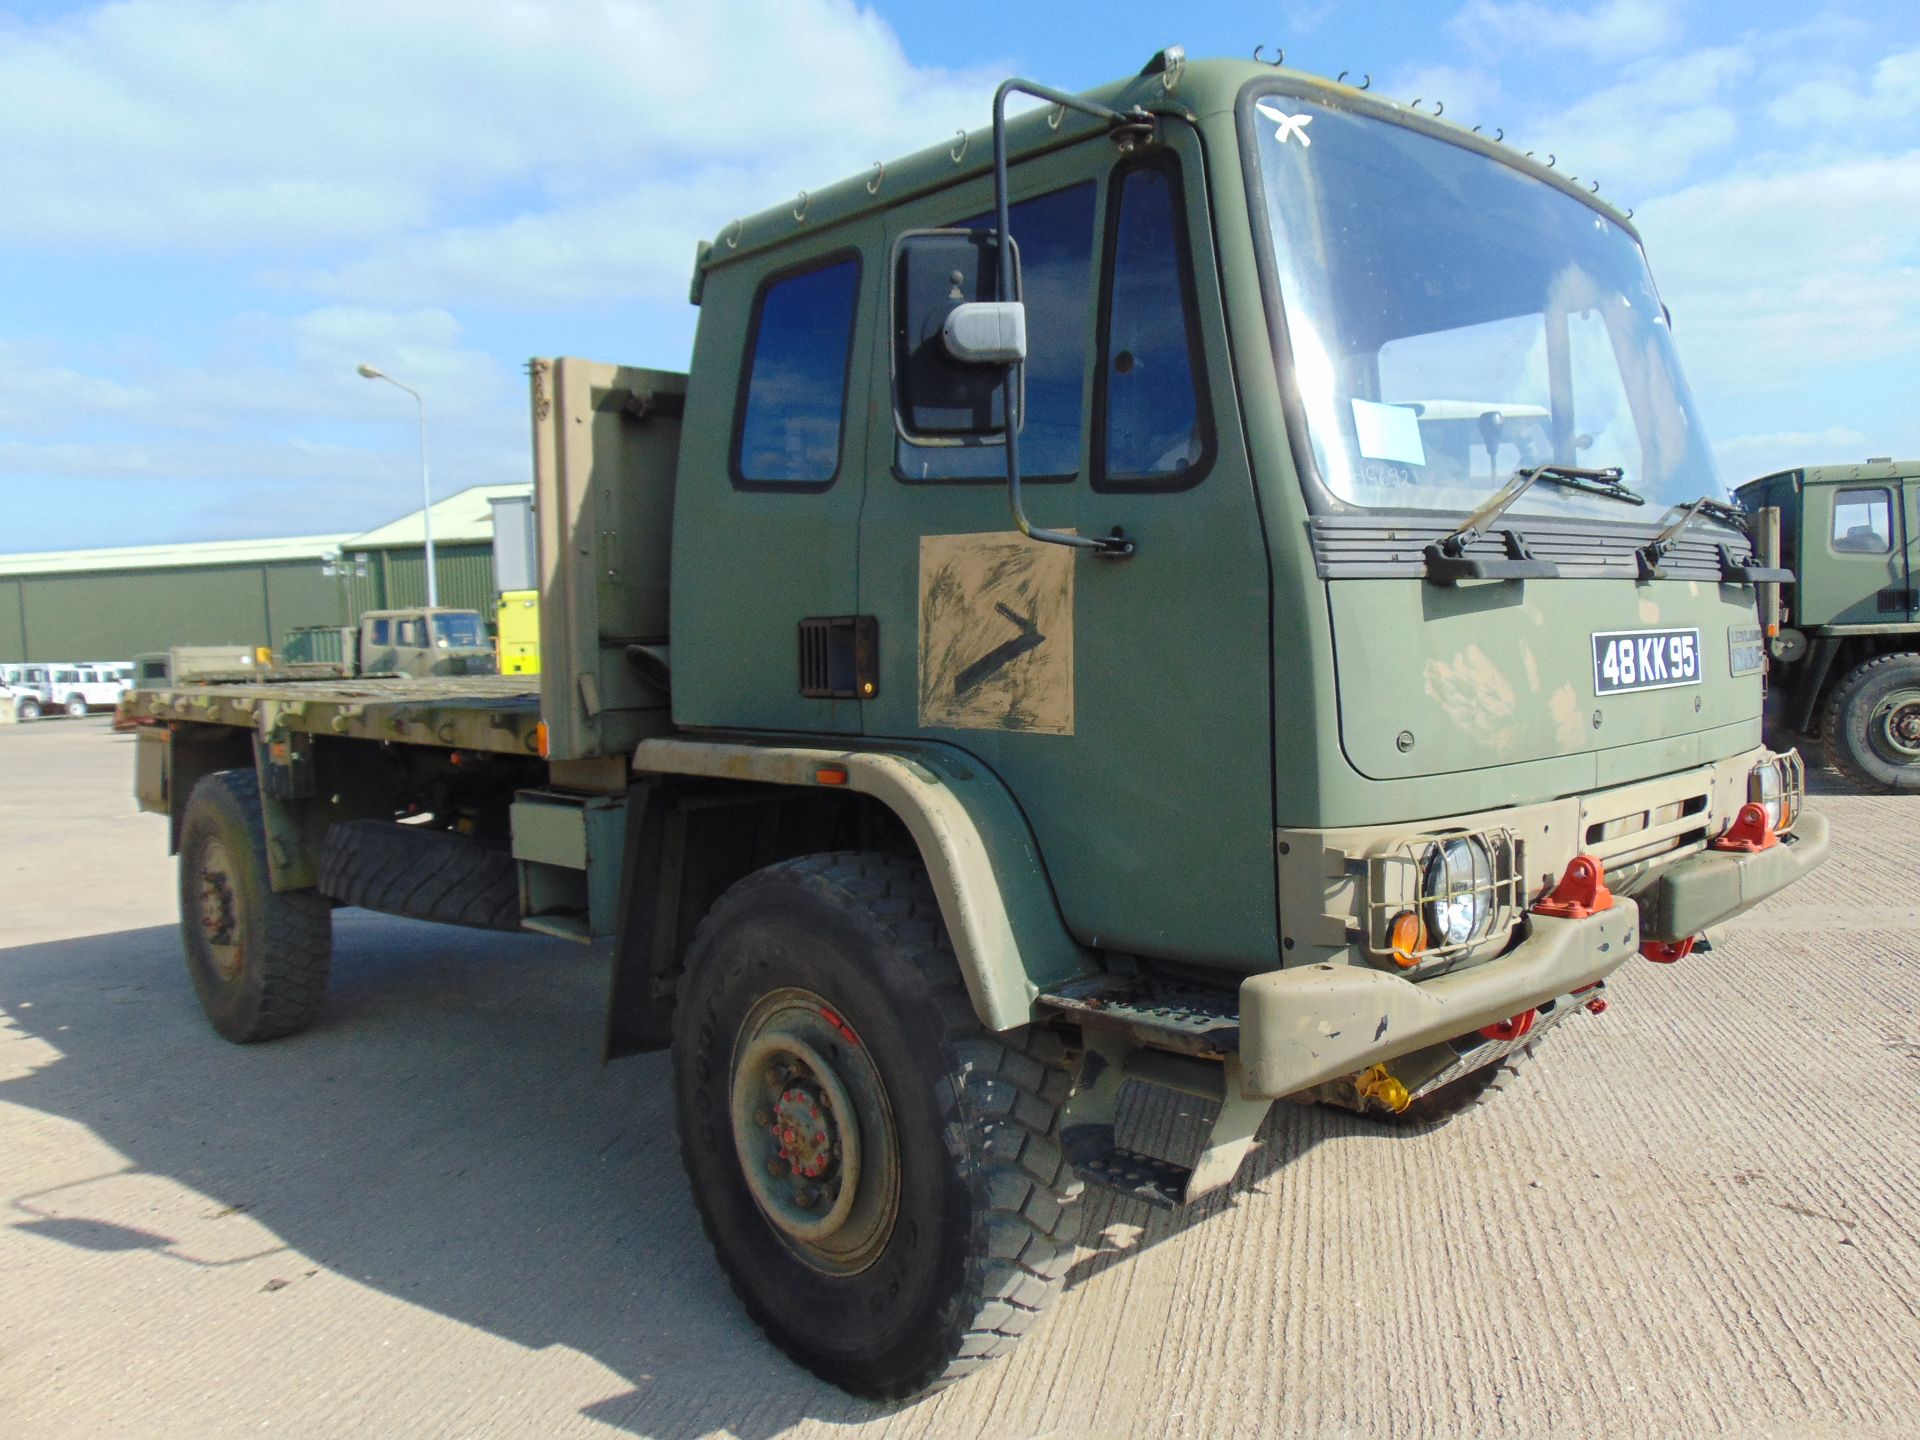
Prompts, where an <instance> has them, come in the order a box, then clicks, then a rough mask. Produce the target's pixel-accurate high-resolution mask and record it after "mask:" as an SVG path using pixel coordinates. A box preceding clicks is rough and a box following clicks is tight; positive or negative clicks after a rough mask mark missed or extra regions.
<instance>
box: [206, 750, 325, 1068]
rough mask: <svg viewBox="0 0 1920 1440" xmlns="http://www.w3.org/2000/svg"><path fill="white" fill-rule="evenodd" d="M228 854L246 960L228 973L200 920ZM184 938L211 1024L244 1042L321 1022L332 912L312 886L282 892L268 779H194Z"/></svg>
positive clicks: (240, 774) (249, 774) (240, 955)
mask: <svg viewBox="0 0 1920 1440" xmlns="http://www.w3.org/2000/svg"><path fill="white" fill-rule="evenodd" d="M216 844H217V845H218V847H219V851H220V852H221V853H223V854H224V856H225V862H226V866H227V867H228V868H227V869H225V870H223V871H222V872H221V874H222V875H223V876H225V881H224V884H225V887H226V893H227V894H229V895H230V896H231V905H232V917H231V927H230V933H231V934H232V936H233V937H234V940H235V942H236V943H235V945H234V947H233V948H234V950H235V951H236V952H237V962H238V967H237V970H236V971H235V972H234V973H223V971H222V967H221V966H220V965H219V964H217V963H216V960H215V947H214V945H213V943H212V941H211V940H210V937H209V932H208V929H207V926H206V925H205V923H204V922H203V919H202V907H203V904H204V894H203V886H204V884H205V883H206V881H207V879H208V869H207V862H208V857H209V853H210V852H211V851H212V850H213V847H214V846H215V845H216ZM180 937H181V943H182V947H183V948H184V949H185V951H186V959H187V975H188V977H189V978H190V979H191V980H192V981H193V988H194V992H195V993H196V994H197V995H198V996H199V997H200V1007H201V1009H203V1010H204V1011H206V1015H207V1019H208V1020H209V1021H210V1022H211V1023H212V1025H213V1028H214V1029H215V1030H217V1031H218V1032H219V1033H220V1034H221V1035H223V1036H225V1037H226V1038H227V1039H229V1040H231V1041H233V1042H234V1043H235V1044H238V1045H249V1044H252V1043H254V1042H255V1041H259V1040H277V1039H279V1038H280V1037H281V1036H283V1035H292V1034H294V1033H295V1032H296V1031H299V1030H304V1029H306V1028H307V1026H308V1025H310V1024H312V1023H313V1018H314V1016H315V1015H316V1014H318V1013H319V1010H320V1006H321V1003H322V1002H323V1001H324V1000H325V998H326V993H327V971H328V969H329V967H330V966H331V964H332V960H333V917H332V912H331V910H330V909H329V908H328V905H327V902H326V901H325V900H324V899H322V898H321V897H320V896H319V895H318V894H316V893H315V892H313V891H312V890H283V891H278V892H276V891H275V890H274V888H273V885H272V882H271V880H270V879H269V878H268V871H267V834H266V826H265V823H264V821H263V820H262V817H261V811H260V782H259V779H258V778H257V777H256V776H255V774H254V772H253V771H251V770H217V771H215V772H214V773H213V774H211V775H208V776H206V777H204V778H203V779H202V780H201V781H200V783H199V784H198V785H195V786H194V787H193V793H192V795H190V796H189V797H188V798H187V810H186V814H185V816H184V817H183V818H182V821H181V826H180Z"/></svg>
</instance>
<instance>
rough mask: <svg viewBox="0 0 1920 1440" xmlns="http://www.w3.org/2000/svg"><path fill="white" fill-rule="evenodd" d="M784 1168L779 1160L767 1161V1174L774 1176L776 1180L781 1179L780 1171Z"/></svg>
mask: <svg viewBox="0 0 1920 1440" xmlns="http://www.w3.org/2000/svg"><path fill="white" fill-rule="evenodd" d="M783 1168H785V1167H783V1166H782V1165H781V1164H780V1162H779V1161H778V1160H769V1161H767V1174H769V1175H771V1176H773V1177H774V1179H776V1180H777V1179H779V1178H780V1171H781V1170H782V1169H783Z"/></svg>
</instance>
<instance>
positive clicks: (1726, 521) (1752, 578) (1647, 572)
mask: <svg viewBox="0 0 1920 1440" xmlns="http://www.w3.org/2000/svg"><path fill="white" fill-rule="evenodd" d="M1702 515H1704V516H1706V517H1707V518H1708V519H1710V520H1718V521H1719V522H1720V523H1721V524H1722V525H1726V526H1730V527H1731V528H1733V529H1735V530H1738V531H1739V532H1740V533H1741V534H1742V535H1744V536H1746V537H1747V540H1748V543H1749V544H1751V543H1752V540H1753V531H1752V530H1751V529H1750V528H1749V527H1748V524H1747V519H1748V517H1747V513H1746V512H1745V511H1744V510H1736V509H1734V508H1733V506H1731V505H1728V504H1726V503H1725V502H1724V501H1720V500H1716V499H1714V498H1713V497H1712V496H1711V495H1702V496H1701V497H1700V498H1699V499H1698V500H1696V501H1694V502H1693V504H1691V505H1689V506H1688V507H1687V508H1686V509H1685V510H1684V511H1682V512H1681V514H1680V518H1679V519H1678V520H1675V521H1674V522H1673V523H1672V524H1671V525H1669V526H1667V528H1666V529H1664V530H1662V531H1661V532H1660V533H1659V534H1658V535H1656V536H1654V537H1653V539H1651V540H1649V541H1648V542H1647V543H1646V544H1644V545H1642V546H1641V547H1640V549H1639V550H1638V551H1637V552H1636V555H1635V558H1636V559H1637V560H1638V561H1639V565H1640V578H1641V579H1642V580H1664V579H1665V578H1666V576H1665V575H1664V574H1662V573H1661V570H1660V562H1661V561H1662V560H1664V559H1665V558H1666V555H1667V552H1668V551H1669V550H1671V549H1673V547H1674V546H1675V545H1678V544H1679V543H1680V537H1681V536H1682V535H1684V534H1685V533H1686V530H1687V527H1688V526H1689V525H1691V524H1693V522H1694V521H1695V520H1696V519H1697V518H1699V517H1700V516H1702ZM1716 548H1717V549H1718V550H1719V552H1720V580H1721V583H1723V584H1728V585H1760V584H1774V585H1785V584H1790V583H1791V582H1792V580H1793V572H1792V571H1791V570H1782V569H1779V568H1777V567H1775V566H1772V565H1761V564H1757V563H1756V561H1757V560H1758V558H1759V557H1758V556H1750V557H1749V558H1748V559H1747V560H1746V561H1745V562H1744V563H1743V562H1741V561H1738V560H1735V559H1734V558H1733V552H1732V551H1731V550H1729V549H1728V548H1727V547H1726V546H1725V545H1720V546H1718V547H1716Z"/></svg>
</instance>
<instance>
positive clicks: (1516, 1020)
mask: <svg viewBox="0 0 1920 1440" xmlns="http://www.w3.org/2000/svg"><path fill="white" fill-rule="evenodd" d="M1539 1017H1540V1012H1539V1011H1538V1010H1522V1011H1521V1012H1520V1013H1519V1014H1518V1015H1515V1016H1514V1017H1513V1018H1512V1019H1511V1020H1496V1021H1494V1022H1493V1024H1491V1025H1482V1026H1481V1027H1480V1033H1481V1034H1482V1035H1484V1036H1486V1038H1487V1039H1489V1040H1518V1039H1519V1038H1520V1037H1521V1036H1522V1035H1525V1034H1526V1033H1527V1032H1528V1031H1529V1030H1531V1029H1533V1022H1534V1021H1535V1020H1537V1019H1538V1018H1539Z"/></svg>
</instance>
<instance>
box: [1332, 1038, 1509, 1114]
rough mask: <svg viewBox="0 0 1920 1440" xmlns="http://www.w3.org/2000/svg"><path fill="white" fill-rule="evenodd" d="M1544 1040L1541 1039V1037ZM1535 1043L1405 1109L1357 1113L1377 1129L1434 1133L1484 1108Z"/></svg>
mask: <svg viewBox="0 0 1920 1440" xmlns="http://www.w3.org/2000/svg"><path fill="white" fill-rule="evenodd" d="M1541 1038H1542V1039H1544V1038H1545V1037H1544V1036H1543V1037H1541ZM1539 1043H1540V1042H1539V1041H1538V1040H1534V1041H1529V1042H1528V1043H1527V1044H1525V1045H1522V1046H1521V1047H1520V1048H1519V1049H1518V1050H1510V1051H1508V1052H1507V1053H1506V1054H1505V1055H1503V1056H1501V1057H1500V1058H1499V1059H1498V1060H1495V1061H1493V1062H1492V1063H1491V1064H1488V1065H1482V1066H1481V1067H1480V1068H1479V1069H1478V1070H1469V1071H1468V1072H1467V1073H1466V1074H1465V1075H1462V1076H1461V1077H1460V1078H1459V1079H1458V1080H1449V1081H1448V1082H1447V1083H1446V1084H1444V1085H1442V1086H1441V1087H1440V1088H1439V1089H1437V1090H1429V1091H1428V1092H1427V1093H1426V1094H1424V1095H1422V1096H1420V1097H1419V1098H1418V1099H1416V1100H1415V1101H1414V1102H1413V1103H1412V1104H1411V1105H1409V1106H1407V1108H1406V1109H1404V1110H1402V1111H1400V1112H1399V1113H1397V1114H1396V1113H1395V1112H1393V1111H1391V1110H1382V1109H1379V1108H1377V1107H1373V1106H1369V1107H1368V1108H1367V1109H1365V1110H1362V1111H1361V1112H1360V1113H1361V1114H1362V1115H1364V1116H1365V1117H1366V1118H1367V1119H1369V1120H1371V1121H1374V1122H1375V1123H1376V1124H1380V1125H1391V1126H1393V1127H1394V1128H1395V1129H1400V1130H1436V1129H1438V1128H1439V1127H1440V1126H1442V1125H1445V1124H1446V1123H1447V1122H1449V1121H1451V1120H1457V1119H1459V1118H1460V1116H1462V1115H1464V1114H1466V1113H1467V1111H1469V1110H1473V1109H1476V1108H1478V1107H1479V1106H1481V1105H1485V1104H1487V1103H1488V1102H1489V1101H1491V1100H1492V1099H1493V1098H1494V1097H1495V1096H1496V1095H1498V1094H1499V1093H1500V1092H1501V1091H1503V1090H1505V1089H1507V1088H1508V1087H1509V1086H1511V1085H1512V1084H1513V1083H1514V1081H1515V1080H1517V1079H1518V1078H1519V1076H1520V1069H1521V1067H1522V1066H1524V1065H1525V1064H1526V1063H1527V1062H1528V1061H1529V1060H1531V1059H1533V1055H1534V1050H1535V1048H1536V1047H1537V1046H1538V1045H1539Z"/></svg>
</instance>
